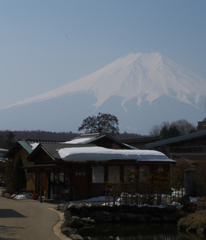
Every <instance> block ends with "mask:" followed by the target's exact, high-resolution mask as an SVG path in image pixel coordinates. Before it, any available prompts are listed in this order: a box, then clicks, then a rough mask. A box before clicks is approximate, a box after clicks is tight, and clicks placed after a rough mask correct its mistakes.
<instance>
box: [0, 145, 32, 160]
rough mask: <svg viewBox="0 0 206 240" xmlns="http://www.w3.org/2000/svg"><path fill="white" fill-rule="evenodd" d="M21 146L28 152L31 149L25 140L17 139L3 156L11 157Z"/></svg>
mask: <svg viewBox="0 0 206 240" xmlns="http://www.w3.org/2000/svg"><path fill="white" fill-rule="evenodd" d="M20 148H23V149H24V150H25V151H27V152H28V153H29V154H30V153H31V152H32V151H33V148H32V145H30V144H29V142H27V141H18V142H16V143H15V144H14V145H13V147H11V148H10V149H9V151H8V152H7V153H6V154H5V155H4V157H5V158H12V157H14V155H15V153H16V152H17V151H19V150H20Z"/></svg>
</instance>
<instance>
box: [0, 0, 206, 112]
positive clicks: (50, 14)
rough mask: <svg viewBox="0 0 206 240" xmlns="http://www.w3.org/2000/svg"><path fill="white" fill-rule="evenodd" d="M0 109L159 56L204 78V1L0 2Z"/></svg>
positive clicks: (205, 26) (98, 0) (205, 34)
mask: <svg viewBox="0 0 206 240" xmlns="http://www.w3.org/2000/svg"><path fill="white" fill-rule="evenodd" d="M0 43H1V44H0V68H1V71H0V79H1V80H0V81H1V91H0V108H2V107H5V106H7V105H10V104H12V103H15V102H17V101H19V100H22V99H24V98H27V97H32V96H35V95H38V94H41V93H44V92H46V91H49V90H52V89H54V88H57V87H60V86H62V85H64V84H67V83H69V82H71V81H74V80H76V79H78V78H80V77H84V76H86V75H88V74H90V73H92V72H94V71H96V70H98V69H100V68H102V67H104V66H106V65H107V64H109V63H111V62H113V61H114V60H116V59H117V58H119V57H122V56H124V55H125V54H127V53H129V52H152V51H157V52H160V53H161V54H163V55H165V56H167V57H168V58H170V59H172V60H174V61H175V62H177V63H178V64H180V65H182V66H184V67H186V68H188V69H189V70H191V71H193V72H195V73H196V74H198V75H200V76H201V77H203V78H205V79H206V67H205V63H206V1H205V0H192V1H191V0H101V1H100V0H44V1H43V0H41V1H38V0H29V1H28V0H18V1H17V0H0Z"/></svg>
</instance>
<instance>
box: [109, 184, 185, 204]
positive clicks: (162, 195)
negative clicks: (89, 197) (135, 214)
mask: <svg viewBox="0 0 206 240" xmlns="http://www.w3.org/2000/svg"><path fill="white" fill-rule="evenodd" d="M184 195H185V193H184V189H179V190H177V189H173V188H171V187H170V186H169V185H168V184H167V185H159V186H152V185H147V184H144V183H142V184H141V183H140V184H107V186H106V190H105V204H106V205H122V204H129V205H133V204H136V205H138V206H142V205H162V206H166V205H182V204H183V199H184Z"/></svg>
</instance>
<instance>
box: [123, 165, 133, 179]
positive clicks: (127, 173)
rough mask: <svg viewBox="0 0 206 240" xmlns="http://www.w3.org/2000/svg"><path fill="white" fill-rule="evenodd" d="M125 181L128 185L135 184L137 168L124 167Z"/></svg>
mask: <svg viewBox="0 0 206 240" xmlns="http://www.w3.org/2000/svg"><path fill="white" fill-rule="evenodd" d="M124 181H125V182H128V183H133V182H135V167H133V166H126V167H124Z"/></svg>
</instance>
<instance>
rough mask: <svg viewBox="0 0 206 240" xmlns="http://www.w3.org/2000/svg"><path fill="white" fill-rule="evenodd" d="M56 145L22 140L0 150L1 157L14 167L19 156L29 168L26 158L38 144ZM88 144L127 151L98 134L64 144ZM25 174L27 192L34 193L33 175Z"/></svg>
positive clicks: (84, 136)
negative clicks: (6, 148) (12, 162)
mask: <svg viewBox="0 0 206 240" xmlns="http://www.w3.org/2000/svg"><path fill="white" fill-rule="evenodd" d="M49 142H50V143H58V142H57V141H52V140H32V139H28V140H23V141H17V142H16V143H15V144H14V145H13V146H12V148H11V149H9V150H2V151H1V156H2V157H4V158H8V159H13V161H14V165H15V163H16V161H17V159H18V158H19V156H20V157H21V159H22V162H23V166H24V167H28V166H29V167H31V166H32V165H33V163H32V162H28V161H27V157H28V156H29V155H30V154H31V153H32V152H33V150H34V149H35V148H36V147H37V146H38V144H39V143H49ZM76 142H77V143H79V144H88V143H90V142H91V143H92V144H95V145H97V146H103V147H107V148H114V149H129V148H130V147H129V146H126V145H124V144H123V143H121V142H119V141H117V140H115V139H113V138H111V137H109V136H106V135H102V136H100V135H99V133H92V134H82V135H80V136H78V137H77V138H75V139H72V140H70V141H68V142H66V143H65V144H67V143H68V144H74V143H76ZM1 156H0V157H1ZM25 174H26V181H27V187H26V189H25V190H26V191H27V192H31V193H32V192H34V191H35V175H34V173H30V172H28V171H26V170H25Z"/></svg>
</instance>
